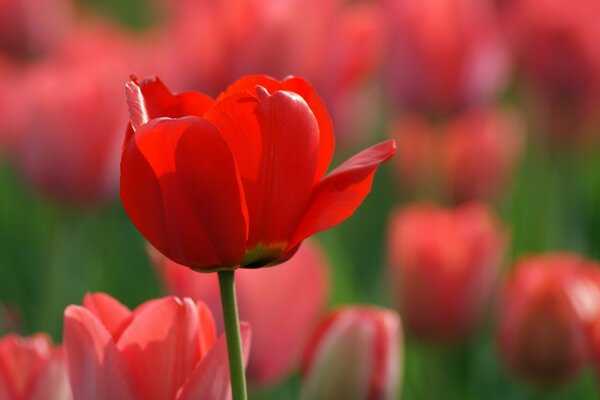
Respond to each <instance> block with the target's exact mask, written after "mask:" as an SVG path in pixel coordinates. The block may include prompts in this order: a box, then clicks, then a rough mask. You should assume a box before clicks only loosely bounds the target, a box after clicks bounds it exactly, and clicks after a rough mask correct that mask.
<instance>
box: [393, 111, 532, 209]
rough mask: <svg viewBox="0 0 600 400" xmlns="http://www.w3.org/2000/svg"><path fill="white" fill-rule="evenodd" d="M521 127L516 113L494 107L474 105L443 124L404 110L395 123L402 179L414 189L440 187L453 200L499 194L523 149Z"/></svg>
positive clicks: (490, 196) (478, 198)
mask: <svg viewBox="0 0 600 400" xmlns="http://www.w3.org/2000/svg"><path fill="white" fill-rule="evenodd" d="M521 128H522V127H521V124H520V121H519V119H518V118H516V116H515V115H513V114H512V113H510V112H506V111H503V110H495V109H478V110H471V111H468V112H465V113H462V114H459V115H458V116H456V117H455V118H454V119H450V120H448V121H446V122H445V123H444V124H442V125H440V126H433V124H431V123H428V122H427V121H426V120H425V119H424V118H422V117H420V116H419V115H406V116H404V117H403V118H400V119H399V120H397V121H396V122H395V123H394V125H393V126H392V128H391V136H392V137H394V138H395V139H396V142H397V143H398V148H399V149H400V150H399V154H398V156H397V157H395V164H396V167H397V172H398V175H399V177H400V181H401V184H402V185H403V187H404V188H405V189H406V190H407V191H408V192H411V193H412V192H417V193H418V192H419V190H420V191H425V192H427V191H429V192H435V191H436V190H439V189H440V187H441V189H442V193H441V194H442V195H443V196H444V197H445V198H448V199H450V200H452V201H453V202H455V203H460V202H466V201H473V200H487V201H491V200H495V199H498V198H500V197H501V194H503V192H504V191H505V188H506V187H507V185H508V183H509V181H510V177H511V175H512V172H513V170H514V168H515V166H516V164H517V162H518V160H519V158H520V156H521V153H522V151H523V137H524V135H523V131H522V129H521Z"/></svg>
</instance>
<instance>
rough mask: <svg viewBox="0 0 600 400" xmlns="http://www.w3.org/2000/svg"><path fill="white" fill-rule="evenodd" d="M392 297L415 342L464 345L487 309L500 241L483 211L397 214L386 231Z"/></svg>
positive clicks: (413, 209) (428, 208)
mask: <svg viewBox="0 0 600 400" xmlns="http://www.w3.org/2000/svg"><path fill="white" fill-rule="evenodd" d="M388 234H389V238H388V257H389V263H390V268H391V277H392V282H393V291H394V292H393V294H394V297H395V299H396V301H397V304H398V306H399V310H400V315H401V316H402V319H403V322H404V326H405V328H406V330H407V331H408V332H409V333H410V334H412V335H414V336H416V337H417V338H419V339H422V340H426V341H434V342H452V341H462V340H464V339H466V338H467V337H468V336H469V335H470V334H471V332H472V331H473V329H475V328H476V326H477V324H478V323H479V322H480V320H481V318H482V316H483V313H484V311H485V310H486V306H487V305H488V303H489V301H490V298H491V295H492V289H493V287H494V281H495V277H496V275H497V272H498V268H499V267H500V263H501V261H502V258H503V256H504V251H505V250H504V249H505V236H504V233H503V231H502V229H501V228H500V226H499V223H498V222H497V221H496V219H495V217H494V215H493V213H492V212H491V211H490V210H489V209H488V208H487V207H485V206H483V205H479V204H467V205H463V206H461V207H458V208H457V209H455V210H445V209H442V208H438V207H435V206H432V205H426V204H421V205H412V206H408V207H405V208H400V209H398V210H397V211H395V213H394V214H393V215H392V217H391V220H390V225H389V233H388Z"/></svg>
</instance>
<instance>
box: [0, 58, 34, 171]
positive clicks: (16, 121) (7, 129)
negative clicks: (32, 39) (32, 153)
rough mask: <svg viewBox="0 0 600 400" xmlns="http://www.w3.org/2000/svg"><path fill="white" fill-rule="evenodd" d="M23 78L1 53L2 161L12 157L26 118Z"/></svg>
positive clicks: (0, 124) (0, 155)
mask: <svg viewBox="0 0 600 400" xmlns="http://www.w3.org/2000/svg"><path fill="white" fill-rule="evenodd" d="M21 79H22V74H21V73H20V72H19V71H18V67H17V65H16V64H14V63H13V62H11V61H10V59H9V58H7V57H3V56H2V55H1V54H0V161H2V159H3V158H5V157H9V158H10V157H12V155H13V153H14V149H15V143H16V141H17V137H18V136H17V135H18V134H19V133H20V132H21V130H22V128H21V127H22V126H23V121H24V120H25V119H24V118H25V115H26V107H27V104H26V102H25V101H24V100H23V93H21V91H20V90H18V82H19V81H20V80H21Z"/></svg>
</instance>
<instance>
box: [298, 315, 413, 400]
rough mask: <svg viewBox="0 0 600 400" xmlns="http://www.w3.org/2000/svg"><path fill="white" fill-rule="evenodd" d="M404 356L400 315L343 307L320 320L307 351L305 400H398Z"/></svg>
mask: <svg viewBox="0 0 600 400" xmlns="http://www.w3.org/2000/svg"><path fill="white" fill-rule="evenodd" d="M401 352H402V331H401V326H400V318H399V317H398V314H397V313H396V312H394V311H391V310H386V309H382V308H376V307H349V306H347V307H343V308H340V309H338V310H336V311H334V312H332V313H331V314H329V315H328V316H327V317H325V318H324V319H323V320H322V322H321V323H320V324H319V326H318V327H317V329H316V330H315V331H314V333H313V335H312V337H311V339H310V341H309V343H308V346H307V347H306V350H305V353H304V358H303V365H302V392H301V399H307V400H308V399H310V400H329V399H347V400H391V399H397V398H398V391H399V387H400V381H401V372H402V355H401Z"/></svg>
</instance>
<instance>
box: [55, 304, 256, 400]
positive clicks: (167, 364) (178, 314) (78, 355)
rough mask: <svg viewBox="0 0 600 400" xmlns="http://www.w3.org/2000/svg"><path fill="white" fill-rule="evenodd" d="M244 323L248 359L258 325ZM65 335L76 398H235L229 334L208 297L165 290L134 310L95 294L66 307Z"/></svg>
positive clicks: (152, 399)
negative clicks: (219, 328)
mask: <svg viewBox="0 0 600 400" xmlns="http://www.w3.org/2000/svg"><path fill="white" fill-rule="evenodd" d="M241 328H242V346H243V349H244V358H245V359H247V357H248V351H249V346H250V328H249V326H248V324H246V323H242V326H241ZM64 342H65V344H64V346H65V355H66V361H67V368H68V373H69V381H70V384H71V389H72V391H73V397H74V398H75V400H78V399H85V400H94V399H98V400H103V399H119V400H128V399H131V400H134V399H147V400H159V399H164V400H172V399H177V400H184V399H211V400H221V399H228V398H230V392H231V390H230V383H229V363H228V358H227V345H226V341H225V336H224V335H222V336H221V337H219V338H218V339H217V337H216V330H215V323H214V320H213V316H212V314H211V312H210V310H209V309H208V307H207V306H206V305H205V304H204V303H201V302H198V303H194V302H193V301H192V300H190V299H189V298H186V299H183V300H182V299H179V298H176V297H165V298H162V299H157V300H151V301H148V302H146V303H144V304H142V305H141V306H139V307H138V308H136V309H135V310H134V311H129V309H128V308H126V307H125V306H123V305H122V304H121V303H119V302H118V301H117V300H115V299H113V298H112V297H110V296H108V295H106V294H102V293H97V294H92V295H87V296H86V297H85V299H84V302H83V307H80V306H74V305H72V306H69V307H67V309H66V310H65V320H64Z"/></svg>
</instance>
